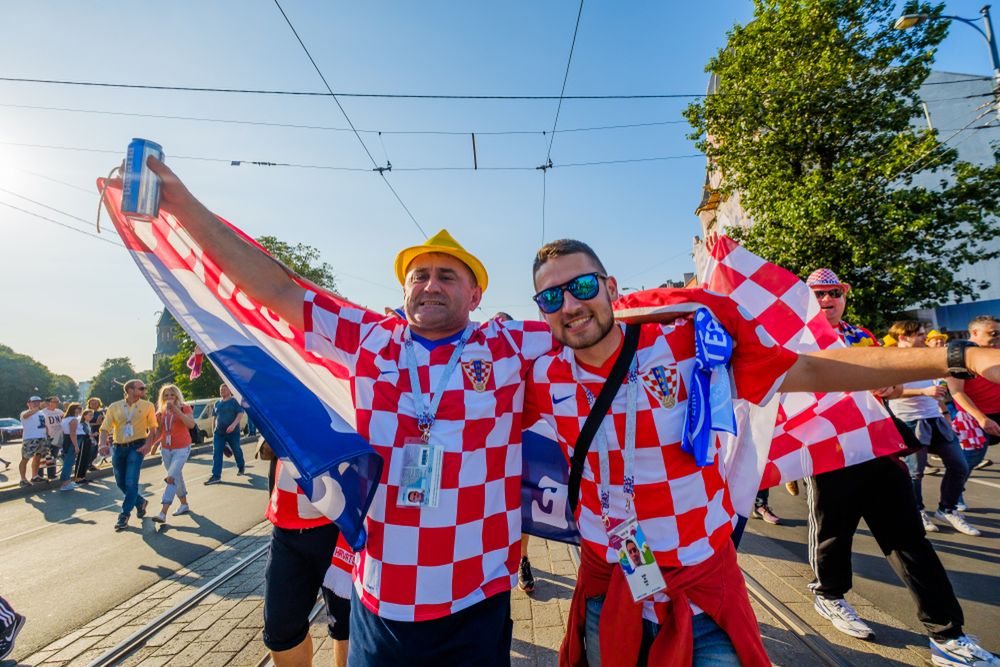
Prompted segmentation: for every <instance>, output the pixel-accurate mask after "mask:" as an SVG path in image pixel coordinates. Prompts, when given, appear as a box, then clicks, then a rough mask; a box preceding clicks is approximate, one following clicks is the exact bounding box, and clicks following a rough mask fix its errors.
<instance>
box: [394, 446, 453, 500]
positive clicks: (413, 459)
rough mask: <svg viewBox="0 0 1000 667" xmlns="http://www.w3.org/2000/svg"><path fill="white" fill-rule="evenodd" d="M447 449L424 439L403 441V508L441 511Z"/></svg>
mask: <svg viewBox="0 0 1000 667" xmlns="http://www.w3.org/2000/svg"><path fill="white" fill-rule="evenodd" d="M443 460H444V447H441V446H440V445H430V444H428V443H426V442H424V440H423V438H419V437H416V438H412V437H411V438H406V440H404V441H403V466H402V473H401V476H400V480H399V494H398V495H397V496H396V504H397V505H398V506H399V507H437V506H438V500H439V495H440V493H441V463H442V461H443Z"/></svg>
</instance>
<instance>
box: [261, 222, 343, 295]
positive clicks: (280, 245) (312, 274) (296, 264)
mask: <svg viewBox="0 0 1000 667" xmlns="http://www.w3.org/2000/svg"><path fill="white" fill-rule="evenodd" d="M257 243H259V244H261V245H262V246H264V247H265V248H267V251H268V252H269V253H271V254H272V255H273V256H274V257H276V258H277V259H279V260H281V262H282V263H283V264H284V265H285V266H287V267H288V268H290V269H291V270H292V271H295V273H297V274H299V275H300V276H302V277H303V278H305V279H306V280H309V281H312V282H314V283H316V284H317V285H319V286H320V287H325V288H326V289H328V290H330V291H336V289H337V276H336V275H335V274H334V273H333V267H331V266H330V265H329V264H327V263H326V262H324V261H323V260H322V258H321V256H320V254H319V250H318V249H317V248H315V247H314V246H311V245H308V244H306V243H296V244H295V245H292V244H291V243H288V242H286V241H282V240H281V239H279V238H278V237H276V236H266V235H265V236H258V237H257Z"/></svg>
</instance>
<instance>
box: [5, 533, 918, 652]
mask: <svg viewBox="0 0 1000 667" xmlns="http://www.w3.org/2000/svg"><path fill="white" fill-rule="evenodd" d="M269 529H270V524H268V523H267V522H264V523H261V524H260V525H258V526H256V527H255V528H254V529H253V530H252V531H250V532H248V533H247V534H245V535H241V536H240V537H239V538H237V539H235V540H233V541H232V542H230V543H228V544H226V545H224V546H223V547H222V548H220V549H219V550H218V551H216V552H213V553H212V554H211V555H209V556H206V557H205V558H203V559H201V560H199V561H197V562H195V563H194V564H193V565H192V566H190V567H189V568H185V569H184V570H181V571H179V572H177V573H176V574H175V575H174V576H172V577H170V578H168V579H165V580H163V581H161V582H159V583H157V584H156V585H154V586H152V587H150V588H149V589H148V590H146V591H144V592H143V593H142V594H140V595H137V596H135V597H134V598H132V599H131V600H128V601H127V602H125V603H123V604H121V605H119V606H118V607H117V608H115V609H113V610H111V611H109V612H108V613H106V614H104V615H103V616H101V617H99V618H96V619H93V620H92V621H90V622H89V623H87V624H85V625H83V626H82V627H81V628H79V629H78V630H76V631H74V632H72V633H70V634H68V635H66V636H65V637H63V638H62V639H60V640H59V641H57V642H54V643H53V644H51V645H49V646H47V647H46V648H45V649H44V650H42V651H39V652H37V653H36V654H34V655H32V656H30V657H29V658H28V659H27V660H25V661H23V662H22V663H21V664H25V665H31V666H33V667H34V666H38V667H68V666H75V665H86V664H88V663H89V662H90V661H91V660H93V659H94V658H96V657H97V656H99V655H101V654H102V653H104V652H105V651H107V650H108V649H109V648H111V647H112V646H114V645H115V644H117V643H118V642H120V641H122V640H123V639H125V638H126V637H128V636H129V635H131V634H132V633H133V632H135V631H136V630H138V629H139V628H141V627H142V626H144V625H145V624H146V623H149V622H150V621H151V620H153V619H154V618H156V617H157V616H159V615H160V614H162V613H163V612H164V611H166V610H167V609H169V608H171V607H172V606H173V605H175V604H177V603H178V602H179V601H181V600H183V599H184V598H186V597H187V596H188V595H190V594H191V593H192V592H193V591H194V590H195V589H197V588H198V587H199V586H201V585H203V584H204V583H205V582H206V581H207V580H208V579H210V578H211V577H213V576H215V575H216V574H218V573H219V572H221V571H223V570H224V569H226V568H227V567H229V566H231V565H233V564H234V563H236V562H237V561H238V560H239V559H241V558H245V557H246V555H247V554H249V553H251V552H253V551H255V550H256V549H258V548H259V547H261V546H262V545H264V544H266V542H267V539H268V535H269V532H270V531H269ZM528 554H529V557H530V559H531V563H532V567H533V569H534V572H535V577H536V584H535V591H534V593H533V594H532V595H531V596H528V595H526V594H525V593H523V592H522V591H520V590H515V591H514V592H513V594H512V598H511V616H512V618H513V622H514V637H513V644H512V648H511V662H512V665H514V667H548V666H554V665H556V664H557V657H558V651H559V644H560V643H561V641H562V637H563V633H564V630H565V627H566V621H567V615H568V613H569V604H570V599H571V597H572V593H573V586H574V585H575V580H576V563H575V561H574V557H573V553H572V551H571V548H570V547H569V546H567V545H564V544H560V543H556V542H546V541H544V540H539V539H534V538H533V539H532V540H531V543H530V545H529V548H528ZM740 563H741V565H742V567H743V568H744V570H745V571H746V572H747V573H748V574H749V575H750V576H752V577H753V578H754V579H755V580H757V581H758V582H759V583H760V584H761V585H762V586H764V587H765V588H766V589H767V591H768V592H769V593H770V594H771V595H773V596H775V597H776V598H777V599H779V600H780V601H781V602H783V603H785V604H786V605H787V606H788V608H790V609H791V610H793V611H794V612H795V613H796V614H797V615H798V616H799V617H800V618H801V619H802V620H804V621H805V622H806V623H807V624H810V625H812V626H813V627H814V628H816V630H815V632H816V634H817V636H818V639H819V641H820V642H825V643H826V645H828V646H830V647H831V648H832V649H833V650H834V651H835V652H836V653H838V654H839V655H840V657H841V658H842V659H844V660H846V661H847V662H848V663H849V664H856V665H873V666H874V665H885V664H888V665H917V664H921V663H922V660H921V658H922V654H923V649H922V638H920V637H918V636H916V635H914V633H912V632H910V631H908V630H907V629H906V628H905V627H904V626H903V625H902V624H901V623H900V622H899V621H897V620H895V619H893V618H891V617H889V616H888V615H886V614H884V613H882V612H881V611H880V610H878V609H876V608H875V607H873V606H872V605H871V604H870V603H868V602H867V601H866V600H864V599H862V598H858V597H854V598H853V599H852V601H853V602H854V603H855V604H856V606H857V607H858V609H859V611H861V612H862V614H863V615H864V616H865V617H866V618H868V619H870V620H871V621H873V624H874V625H875V626H876V628H877V630H878V631H879V633H880V640H881V641H880V643H879V644H874V643H871V642H861V641H857V640H851V639H850V638H848V637H845V636H844V635H840V634H839V633H836V632H835V631H833V630H832V629H830V626H829V624H828V623H825V622H823V621H822V620H821V619H819V617H818V616H817V615H816V613H815V612H814V611H812V609H811V597H809V595H808V593H807V592H804V591H805V583H806V582H807V579H808V567H807V566H805V565H804V564H800V563H797V562H794V561H790V560H789V558H788V555H787V552H784V550H783V549H781V548H780V547H778V546H776V545H774V544H773V542H771V541H770V540H768V539H766V538H764V537H762V536H759V535H755V534H752V533H747V535H746V537H745V542H744V545H743V548H742V549H741V554H740ZM264 564H265V559H264V558H260V559H258V560H257V561H255V562H253V563H252V564H251V565H250V566H248V567H247V568H246V569H245V570H243V571H242V572H240V573H239V574H238V575H237V576H236V577H234V578H233V579H232V580H230V581H228V582H226V583H225V584H223V586H222V587H220V588H219V589H216V591H214V592H213V593H212V594H210V595H209V596H208V597H207V598H205V599H204V600H203V601H202V602H201V603H199V604H198V605H197V607H195V608H193V609H192V610H190V611H189V612H187V613H185V614H183V615H182V616H180V617H179V618H177V619H175V620H174V621H173V622H171V623H170V624H169V625H168V626H167V627H166V628H165V629H164V630H162V631H161V632H160V633H159V634H157V635H156V636H154V637H152V638H151V639H149V640H148V641H147V642H146V644H145V645H144V646H142V647H141V648H140V649H138V650H137V651H136V652H135V653H133V654H132V655H130V656H129V657H128V658H126V659H125V660H124V661H123V662H122V663H120V664H122V665H142V666H149V667H158V666H160V665H170V666H171V667H173V666H176V667H186V666H189V665H197V666H198V667H202V666H204V667H215V666H217V665H233V666H252V665H258V664H259V663H260V662H261V659H262V658H263V657H264V654H265V648H264V645H263V643H262V641H261V638H260V633H261V628H262V626H263V610H262V606H263V601H262V596H263V586H264V583H263V571H264ZM753 604H754V609H755V611H756V613H757V618H758V620H759V623H760V628H761V634H762V636H763V639H764V644H765V646H766V648H767V651H768V654H769V656H770V657H771V659H772V661H773V663H774V664H775V665H779V666H784V665H796V666H798V665H805V664H818V661H817V658H816V656H814V655H813V654H811V653H809V652H808V650H807V649H806V648H805V647H804V645H803V644H802V643H801V642H799V641H798V639H797V638H796V637H795V635H793V634H792V633H791V632H790V631H789V630H787V629H786V628H785V626H784V625H783V624H782V623H781V622H780V621H779V620H778V619H777V618H776V617H775V616H773V615H772V613H771V612H770V611H769V610H768V609H767V608H765V607H763V606H761V605H760V604H758V603H757V602H756V601H754V602H753ZM311 634H312V637H313V645H314V646H315V656H316V657H315V660H314V664H316V665H318V666H323V665H332V663H333V657H332V653H333V647H332V642H331V640H330V639H329V638H328V636H327V634H326V619H325V615H323V614H321V615H320V617H319V618H318V619H317V620H316V622H315V623H314V624H313V626H312V629H311Z"/></svg>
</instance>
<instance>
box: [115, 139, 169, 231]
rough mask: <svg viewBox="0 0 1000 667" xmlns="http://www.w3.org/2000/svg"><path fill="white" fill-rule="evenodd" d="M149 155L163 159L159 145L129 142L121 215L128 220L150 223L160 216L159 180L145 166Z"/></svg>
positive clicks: (141, 140)
mask: <svg viewBox="0 0 1000 667" xmlns="http://www.w3.org/2000/svg"><path fill="white" fill-rule="evenodd" d="M150 155H152V156H153V157H155V158H156V159H158V160H160V161H162V160H163V148H162V147H161V146H160V144H158V143H156V142H153V141H150V140H148V139H133V140H132V143H130V144H129V145H128V155H127V156H126V157H125V173H124V175H123V176H122V213H124V214H125V215H126V216H128V217H130V218H139V219H141V220H153V219H155V218H156V217H157V216H158V215H159V214H160V179H159V177H158V176H157V175H156V174H154V173H153V172H152V171H151V170H150V169H149V167H147V166H146V158H147V157H149V156H150Z"/></svg>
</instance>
